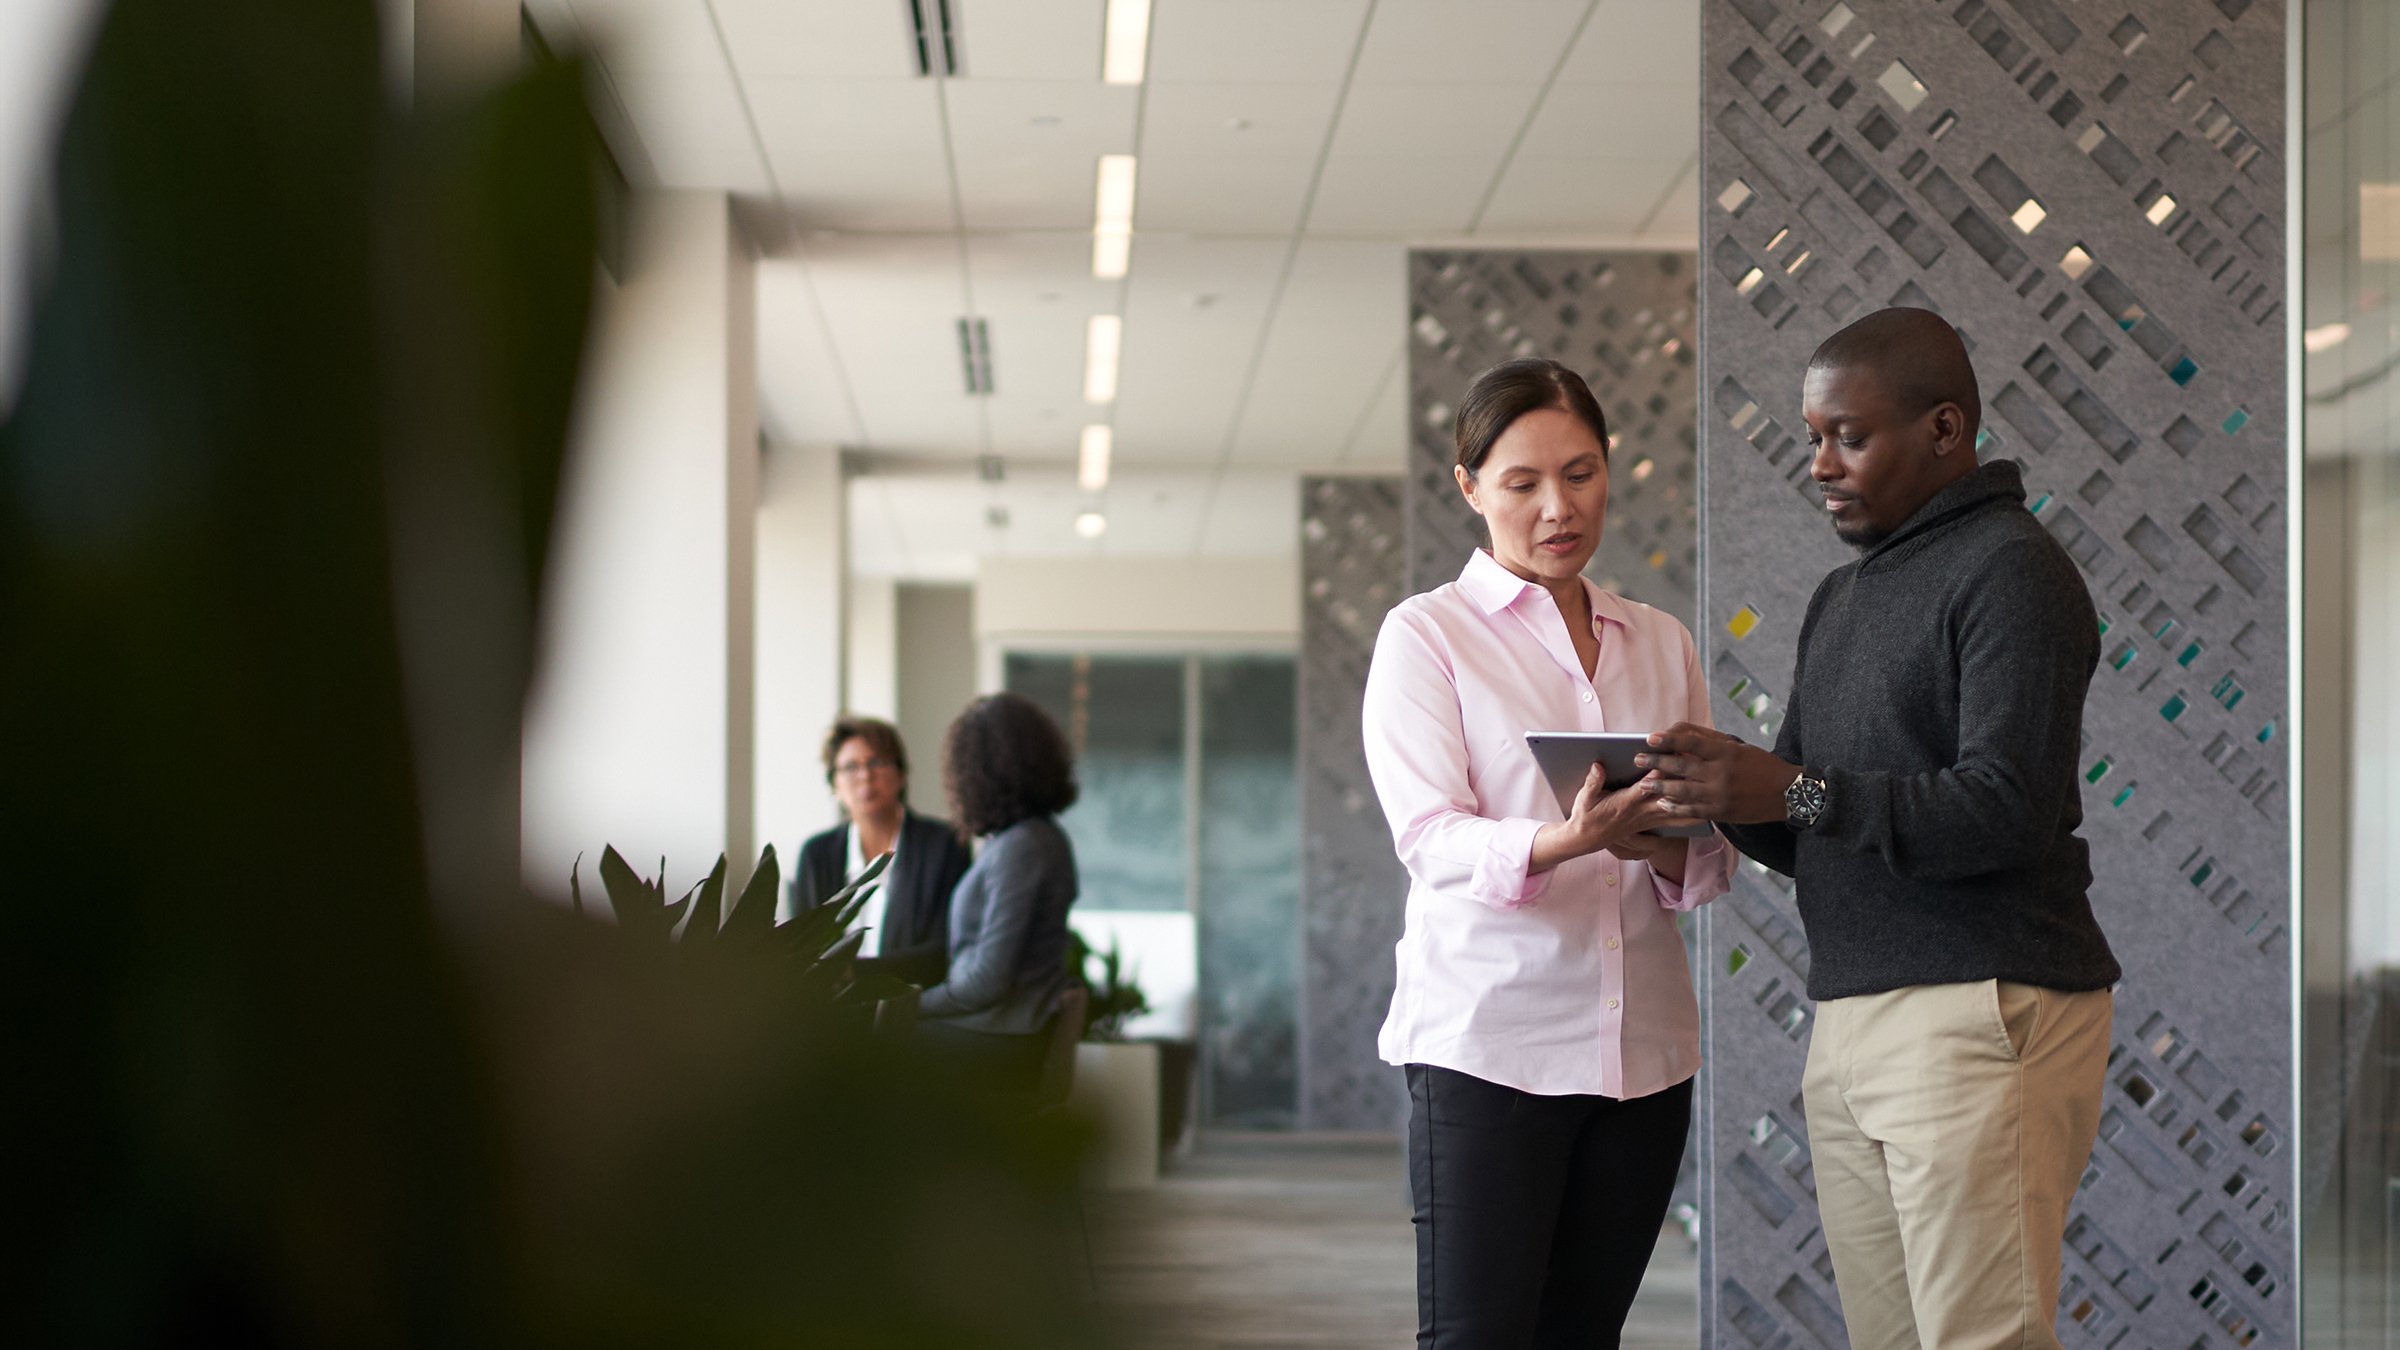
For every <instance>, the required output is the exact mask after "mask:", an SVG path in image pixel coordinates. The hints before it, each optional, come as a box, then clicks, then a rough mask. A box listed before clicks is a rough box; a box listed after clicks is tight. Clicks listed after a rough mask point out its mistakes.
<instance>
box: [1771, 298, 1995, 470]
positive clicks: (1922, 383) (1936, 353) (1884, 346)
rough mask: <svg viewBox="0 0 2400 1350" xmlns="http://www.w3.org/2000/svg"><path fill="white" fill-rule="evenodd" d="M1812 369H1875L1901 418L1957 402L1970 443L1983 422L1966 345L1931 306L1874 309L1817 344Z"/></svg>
mask: <svg viewBox="0 0 2400 1350" xmlns="http://www.w3.org/2000/svg"><path fill="white" fill-rule="evenodd" d="M1808 368H1809V369H1810V370H1844V371H1851V372H1864V373H1869V374H1872V375H1873V376H1874V377H1875V379H1876V382H1877V383H1878V384H1881V385H1882V386H1883V387H1884V389H1885V390H1886V391H1888V392H1889V393H1890V394H1891V396H1892V401H1893V403H1894V404H1896V405H1898V409H1899V412H1900V414H1901V415H1902V416H1903V417H1919V416H1922V415H1924V413H1925V411H1926V410H1927V409H1929V408H1932V407H1934V406H1935V405H1937V404H1941V403H1955V404H1957V405H1958V408H1959V411H1960V412H1962V413H1964V414H1966V422H1967V436H1968V439H1969V443H1970V445H1971V444H1972V441H1973V438H1974V435H1975V432H1976V430H1977V428H1979V427H1981V426H1982V425H1983V396H1982V395H1981V394H1979V393H1977V392H1976V389H1975V367H1974V366H1973V365H1972V364H1971V363H1969V362H1968V360H1967V344H1966V343H1965V342H1963V341H1961V340H1960V339H1959V336H1958V330H1957V329H1955V328H1952V327H1951V326H1950V324H1949V321H1948V320H1945V319H1944V318H1942V316H1941V315H1939V314H1936V313H1934V312H1933V311H1932V310H1930V309H1907V308H1903V307H1900V306H1894V307H1892V308H1890V309H1879V310H1876V311H1875V312H1874V313H1872V314H1870V315H1868V316H1867V317H1865V318H1863V319H1860V320H1859V321H1858V322H1856V323H1853V324H1851V325H1850V326H1849V327H1847V328H1844V329H1842V330H1841V331H1840V332H1838V333H1835V334H1834V335H1833V336H1832V337H1829V338H1827V339H1825V341H1824V342H1822V343H1820V344H1818V346H1817V351H1816V354H1815V355H1814V356H1811V357H1809V358H1808Z"/></svg>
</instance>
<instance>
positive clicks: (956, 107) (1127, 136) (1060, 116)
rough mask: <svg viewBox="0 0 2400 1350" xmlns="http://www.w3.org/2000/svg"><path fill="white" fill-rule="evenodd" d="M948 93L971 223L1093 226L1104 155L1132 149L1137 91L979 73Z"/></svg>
mask: <svg viewBox="0 0 2400 1350" xmlns="http://www.w3.org/2000/svg"><path fill="white" fill-rule="evenodd" d="M947 97H948V101H949V110H950V137H951V150H952V162H953V163H954V164H955V165H956V168H957V174H958V192H959V201H960V205H961V207H962V209H963V210H964V212H965V215H966V223H967V227H968V228H969V229H1065V230H1072V229H1085V230H1088V229H1090V228H1091V224H1092V187H1093V180H1094V175H1095V173H1096V172H1097V169H1098V165H1099V162H1100V156H1101V155H1104V154H1114V153H1123V152H1127V151H1130V150H1132V149H1133V145H1134V136H1133V129H1134V112H1135V108H1136V106H1137V99H1138V91H1136V90H1133V89H1130V88H1125V87H1119V86H1110V85H1103V84H1101V83H1099V82H1098V81H1096V80H1091V81H1084V82H1080V83H1074V84H1062V83H1056V82H1052V81H1038V80H1019V81H1008V80H981V79H978V80H954V81H951V82H950V84H949V86H948V90H947ZM1135 205H1136V207H1137V209H1138V207H1139V205H1140V193H1139V189H1138V180H1137V190H1136V194H1135Z"/></svg>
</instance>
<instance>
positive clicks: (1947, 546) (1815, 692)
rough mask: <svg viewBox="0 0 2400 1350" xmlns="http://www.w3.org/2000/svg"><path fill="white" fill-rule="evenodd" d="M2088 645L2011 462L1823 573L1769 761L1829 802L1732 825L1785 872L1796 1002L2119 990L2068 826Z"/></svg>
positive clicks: (2079, 809) (2092, 660) (2096, 649)
mask: <svg viewBox="0 0 2400 1350" xmlns="http://www.w3.org/2000/svg"><path fill="white" fill-rule="evenodd" d="M2099 658H2100V637H2099V620H2098V617H2097V616H2096V614H2095V613H2094V611H2093V609H2092V601H2091V596H2090V595H2089V594H2088V593H2087V592H2086V591H2085V590H2084V585H2083V578H2082V577H2081V576H2080V575H2079V574H2078V573H2077V572H2076V570H2075V564H2074V562H2073V561H2072V560H2071V559H2069V558H2068V557H2067V554H2066V551H2065V550H2064V549H2062V548H2060V547H2059V545H2058V543H2057V541H2056V540H2053V539H2052V538H2051V537H2050V535H2049V532H2048V531H2046V530H2044V529H2043V528H2042V527H2041V525H2040V524H2039V523H2038V522H2037V521H2035V520H2034V518H2033V516H2032V515H2031V514H2029V513H2028V512H2027V511H2026V510H2025V484H2024V480H2023V478H2022V477H2021V476H2020V475H2019V473H2018V470H2017V466H2016V464H2015V463H2013V462H2011V461H2008V460H1998V461H1994V462H1993V463H1990V464H1986V465H1983V466H1982V467H1980V468H1978V469H1976V470H1975V471H1974V472H1973V473H1971V474H1969V475H1967V476H1966V477H1964V478H1961V479H1960V480H1958V481H1957V482H1955V483H1952V484H1951V485H1949V486H1948V487H1946V488H1944V489H1942V490H1941V491H1940V492H1939V493H1937V494H1935V496H1934V497H1933V499H1932V500H1931V501H1929V502H1927V503H1926V504H1925V505H1924V506H1923V507H1922V508H1920V509H1919V510H1918V511H1917V513H1916V514H1915V515H1913V516H1911V517H1909V519H1908V522H1907V523H1906V524H1905V525H1903V526H1901V528H1900V529H1899V530H1898V531H1897V532H1895V533H1894V534H1893V535H1892V537H1891V538H1889V539H1887V540H1885V541H1884V542H1883V543H1881V544H1878V545H1876V546H1875V547H1874V548H1871V549H1869V550H1867V551H1866V553H1865V554H1863V555H1862V556H1861V557H1860V558H1859V560H1858V561H1856V562H1854V563H1850V564H1849V565H1847V566H1844V567H1841V568H1838V569H1836V570H1835V571H1833V572H1832V573H1831V574H1829V575H1828V576H1827V577H1826V578H1825V580H1824V581H1823V582H1822V583H1820V584H1819V585H1818V587H1817V593H1816V595H1815V597H1814V598H1812V599H1811V600H1810V601H1809V605H1808V617H1807V619H1806V620H1805V621H1804V622H1803V623H1802V625H1801V628H1800V651H1799V658H1798V661H1797V663H1796V665H1795V668H1794V669H1793V672H1792V688H1791V696H1790V699H1789V701H1788V703H1787V706H1786V707H1785V710H1784V719H1783V726H1782V729H1781V730H1780V731H1779V732H1778V733H1777V734H1776V737H1775V753H1776V754H1777V755H1779V756H1781V757H1782V758H1784V759H1786V760H1789V761H1791V762H1793V763H1795V764H1800V765H1803V766H1805V768H1806V770H1807V772H1808V773H1809V774H1810V775H1812V776H1815V777H1821V778H1823V779H1825V780H1826V784H1827V793H1826V806H1825V812H1824V814H1823V815H1822V816H1820V817H1819V818H1818V820H1817V823H1816V824H1815V825H1814V826H1812V827H1810V828H1809V829H1807V830H1802V831H1797V832H1795V831H1794V830H1792V829H1791V828H1790V827H1789V826H1787V825H1784V824H1782V823H1780V822H1778V823H1775V824H1770V825H1735V826H1726V827H1725V834H1726V835H1727V837H1729V838H1730V839H1732V841H1733V842H1734V845H1735V846H1736V847H1738V848H1740V849H1741V850H1742V852H1744V853H1747V854H1749V855H1750V856H1751V857H1753V858H1756V859H1757V860H1759V861H1760V862H1762V863H1764V864H1766V865H1767V866H1769V867H1772V868H1774V869H1775V870H1776V871H1778V872H1782V873H1785V874H1787V875H1789V876H1791V877H1792V878H1794V879H1795V880H1796V881H1797V882H1798V888H1797V889H1798V892H1799V902H1800V917H1801V920H1802V922H1803V924H1804V925H1805V926H1806V928H1807V930H1808V943H1809V972H1808V992H1809V996H1810V997H1811V998H1818V999H1827V998H1846V997H1849V996H1852V995H1856V994H1873V993H1881V992H1883V991H1885V990H1889V989H1898V988H1901V987H1902V986H1905V985H1915V984H1952V983H1959V982H1964V981H1969V980H1987V979H2003V980H2012V981H2018V982H2021V983H2025V984H2036V985H2042V986H2045V987H2048V988H2052V989H2063V990H2084V989H2102V988H2106V987H2107V986H2109V985H2111V984H2113V983H2115V982H2116V980H2117V979H2118V977H2119V974H2120V972H2119V971H2118V969H2117V962H2116V958H2115V957H2114V956H2112V955H2110V953H2109V949H2108V940H2107V939H2106V938H2105V937H2103V936H2101V933H2100V925H2099V924H2098V922H2097V921H2095V920H2094V919H2093V917H2092V907H2091V903H2090V901H2089V900H2088V898H2087V897H2086V894H2085V892H2086V890H2087V889H2088V888H2089V886H2090V885H2091V880H2092V872H2091V865H2090V857H2089V852H2088V850H2087V849H2086V848H2085V846H2084V842H2083V840H2082V839H2080V838H2078V837H2077V836H2076V833H2075V831H2076V828H2077V827H2078V826H2080V825H2081V824H2082V823H2083V804H2082V798H2081V796H2080V793H2079V784H2078V782H2077V779H2076V768H2077V762H2078V759H2079V757H2080V754H2081V739H2082V726H2083V698H2084V693H2085V690H2086V689H2087V688H2088V687H2089V686H2090V684H2091V679H2092V671H2093V669H2094V667H2095V666H2096V665H2097V664H2098V663H2099Z"/></svg>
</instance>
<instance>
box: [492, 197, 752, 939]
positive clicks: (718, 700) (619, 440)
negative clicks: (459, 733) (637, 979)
mask: <svg viewBox="0 0 2400 1350" xmlns="http://www.w3.org/2000/svg"><path fill="white" fill-rule="evenodd" d="M628 225H629V230H628V240H627V268H626V278H625V281H624V284H623V285H622V286H613V287H612V286H611V285H610V284H609V283H608V282H607V281H606V280H605V278H603V279H602V280H601V281H600V282H599V285H600V287H601V291H602V295H601V298H600V303H599V306H598V309H597V311H596V314H595V324H594V336H593V352H592V356H591V359H590V364H589V368H588V370H587V372H586V377H585V380H584V387H583V399H584V404H583V406H582V408H581V409H580V410H579V411H578V416H577V425H576V430H575V441H576V450H577V453H576V455H575V458H574V459H573V461H572V464H571V468H570V473H569V477H568V480H567V482H566V485H565V489H564V493H563V498H562V502H561V510H560V516H559V526H558V536H557V540H556V542H555V544H554V548H555V550H556V551H555V553H554V555H553V558H552V565H551V569H550V582H549V594H548V595H547V596H546V597H545V605H544V612H543V633H542V645H541V652H542V655H541V667H540V671H539V673H538V675H537V676H536V679H535V682H534V688H533V692H532V695H531V697H530V698H529V699H528V701H527V708H526V722H525V746H524V761H523V763H524V798H523V835H522V843H521V856H522V859H523V863H524V868H525V875H526V879H527V881H528V882H529V883H530V884H532V885H533V886H535V887H536V888H538V889H541V890H544V891H549V892H554V893H555V892H558V891H561V890H563V889H564V883H565V878H566V876H567V871H568V867H569V865H570V863H571V862H572V861H573V860H574V858H575V856H576V855H577V854H579V853H580V854H583V855H585V859H584V876H585V877H586V879H587V880H588V879H589V878H591V877H592V875H593V872H592V868H593V867H594V865H596V863H597V860H598V858H599V854H600V848H601V846H602V845H603V844H614V845H616V846H617V848H618V849H619V851H621V852H623V853H624V854H625V855H626V856H627V857H628V858H630V859H632V860H634V861H635V862H636V863H637V865H639V866H641V867H642V868H644V869H645V870H647V869H648V868H652V867H655V866H657V864H658V858H659V856H660V855H661V854H664V855H665V856H666V859H667V868H668V875H669V878H670V881H671V882H680V883H688V882H690V881H691V880H693V879H695V878H697V877H698V876H700V875H702V874H703V873H705V872H706V870H707V869H708V867H709V866H710V865H711V864H712V863H713V862H714V861H715V859H716V856H717V854H718V853H720V852H726V851H730V852H732V854H733V856H734V858H735V859H736V865H737V869H739V868H744V867H746V863H747V860H748V853H749V836H750V829H751V826H750V805H751V792H752V789H751V782H750V773H749V767H750V766H749V764H748V746H749V744H750V740H751V735H750V732H751V711H750V675H749V660H748V653H749V643H750V625H751V612H750V607H749V605H748V603H747V601H748V598H749V596H748V590H747V587H748V584H749V583H748V580H747V578H748V576H749V574H750V569H751V566H752V560H751V558H750V556H749V554H750V549H751V535H750V526H749V522H750V519H751V516H752V514H753V512H754V511H755V509H756V501H755V494H756V486H755V478H754V474H755V471H756V470H755V464H756V457H757V451H756V438H757V431H756V426H757V422H756V415H757V414H756V407H755V390H754V388H753V383H754V372H753V371H752V369H751V367H752V365H753V363H754V358H753V356H752V351H753V349H752V347H751V342H752V337H751V335H750V332H749V331H748V330H749V328H750V325H751V319H750V316H749V311H748V307H747V304H746V302H745V300H744V297H745V296H746V295H747V293H748V291H749V287H750V282H749V275H750V270H751V269H750V262H749V256H748V251H747V246H746V244H745V243H744V241H743V240H742V238H741V236H740V232H739V231H738V229H737V228H736V227H735V225H734V223H733V218H732V214H731V206H730V203H729V201H728V199H727V198H726V196H725V194H723V193H721V192H658V193H639V194H636V195H635V197H634V198H633V202H632V210H631V213H630V219H629V221H628Z"/></svg>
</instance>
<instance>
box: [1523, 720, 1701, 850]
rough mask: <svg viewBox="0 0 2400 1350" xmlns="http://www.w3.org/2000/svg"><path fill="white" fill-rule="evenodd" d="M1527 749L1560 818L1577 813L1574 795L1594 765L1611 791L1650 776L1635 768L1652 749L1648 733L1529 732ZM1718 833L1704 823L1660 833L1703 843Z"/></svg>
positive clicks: (1643, 770)
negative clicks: (1637, 760) (1554, 799)
mask: <svg viewBox="0 0 2400 1350" xmlns="http://www.w3.org/2000/svg"><path fill="white" fill-rule="evenodd" d="M1525 746H1526V748H1527V749H1529V750H1531V751H1533V762H1534V763H1536V764H1539V765H1540V766H1541V767H1542V777H1543V778H1544V779H1545V780H1547V781H1548V782H1549V784H1550V791H1551V794H1552V795H1554V796H1556V797H1557V798H1558V813H1559V815H1560V816H1561V817H1565V816H1567V815H1569V814H1571V813H1573V811H1574V810H1575V794H1576V793H1578V792H1581V791H1583V779H1584V775H1586V774H1588V773H1590V772H1591V771H1592V766H1593V765H1594V764H1598V765H1600V766H1601V770H1602V781H1603V782H1604V783H1606V784H1607V785H1608V786H1609V787H1610V788H1612V789H1613V788H1622V787H1631V786H1632V785H1633V784H1635V783H1638V782H1640V781H1641V779H1642V775H1643V774H1644V773H1646V772H1648V771H1647V770H1645V769H1637V768H1635V767H1633V757H1634V756H1635V755H1638V754H1641V753H1642V752H1643V751H1645V750H1648V749H1649V748H1650V737H1649V735H1648V734H1647V733H1645V732H1638V731H1636V732H1616V731H1528V732H1526V733H1525ZM1715 830H1716V827H1715V826H1713V825H1710V824H1708V823H1706V822H1704V821H1694V822H1693V823H1691V824H1689V825H1669V826H1667V827H1666V828H1664V829H1662V830H1660V831H1658V833H1660V834H1663V835H1669V836H1674V837H1678V838H1683V839H1704V838H1706V837H1707V836H1709V835H1710V834H1713V833H1715Z"/></svg>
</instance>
